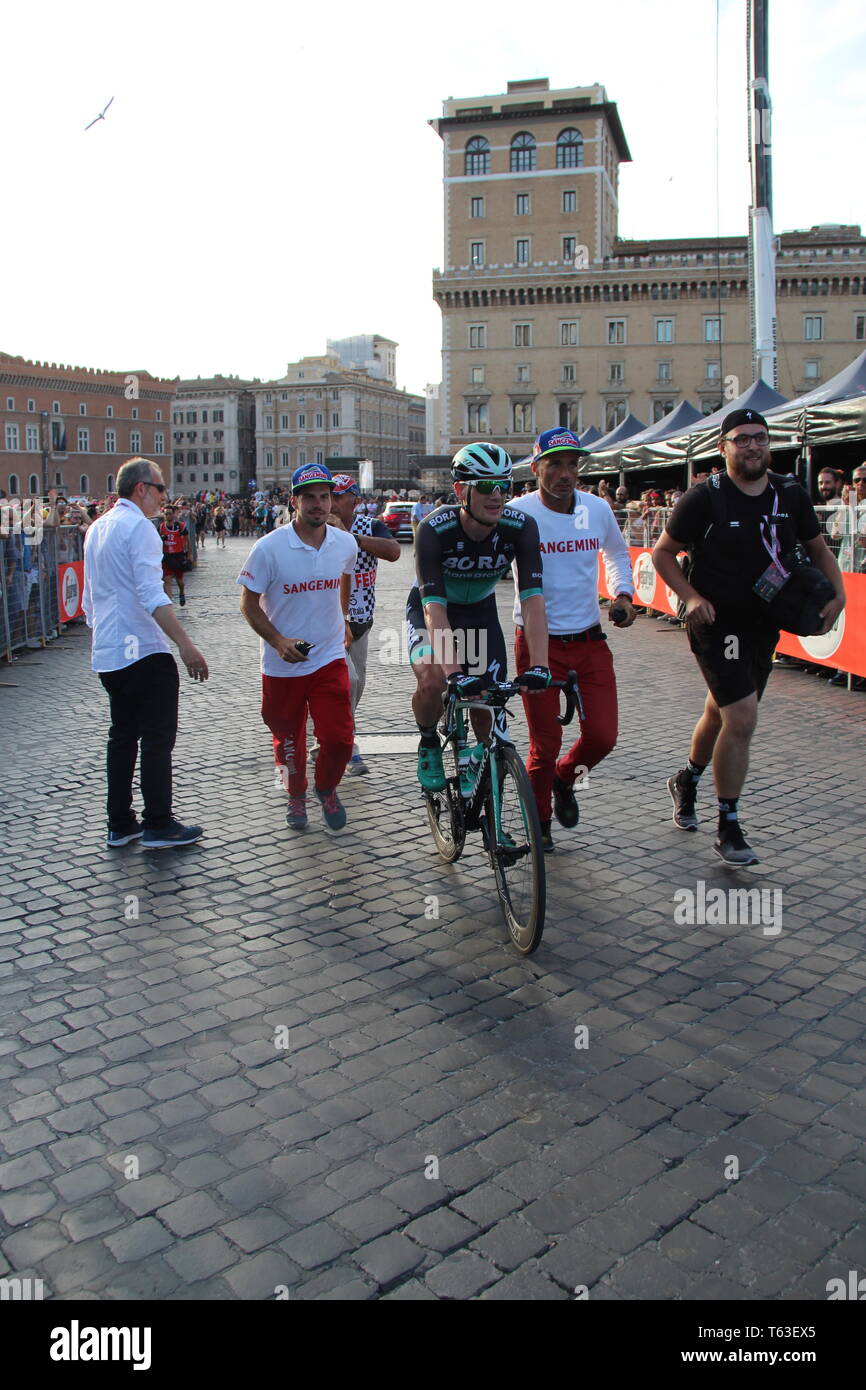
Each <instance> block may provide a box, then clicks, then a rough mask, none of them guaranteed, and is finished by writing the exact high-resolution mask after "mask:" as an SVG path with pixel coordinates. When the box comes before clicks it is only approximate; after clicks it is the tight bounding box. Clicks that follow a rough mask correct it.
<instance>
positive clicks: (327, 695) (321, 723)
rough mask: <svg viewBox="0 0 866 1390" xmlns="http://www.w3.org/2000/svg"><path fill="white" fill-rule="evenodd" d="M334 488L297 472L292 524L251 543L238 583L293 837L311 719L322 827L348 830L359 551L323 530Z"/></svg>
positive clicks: (313, 469) (300, 822)
mask: <svg viewBox="0 0 866 1390" xmlns="http://www.w3.org/2000/svg"><path fill="white" fill-rule="evenodd" d="M333 486H334V481H333V478H332V477H331V474H330V472H329V471H328V469H327V468H325V467H324V466H323V465H322V464H318V463H314V464H307V465H306V466H303V467H301V468H296V469H295V472H294V473H293V474H292V501H293V503H294V509H295V514H294V520H293V521H292V522H291V523H290V524H288V525H286V526H281V527H279V529H278V530H276V531H271V532H270V534H269V535H266V536H263V537H262V538H261V540H259V541H257V542H256V544H255V545H254V546H253V548H252V550H251V551H250V553H249V555H248V556H247V559H246V561H245V563H244V567H243V569H242V570H241V572H240V575H239V576H238V581H237V582H238V584H240V585H241V587H242V589H243V592H242V594H241V613H242V614H243V616H244V618H245V619H246V621H247V622H248V623H249V625H250V627H251V628H252V629H253V631H254V632H256V633H258V635H259V637H261V639H262V646H261V660H262V719H263V720H264V722H265V724H267V726H268V728H269V729H270V731H271V734H272V736H273V741H274V761H275V762H276V764H277V766H278V767H279V769H280V774H281V776H282V777H283V779H284V783H285V785H286V787H287V789H288V793H289V810H288V814H287V816H286V824H287V825H288V826H289V828H290V829H291V830H303V829H305V827H306V825H307V802H306V792H307V743H306V737H307V734H306V724H307V713H308V711H309V714H310V716H311V718H312V721H313V728H314V729H315V731H316V739H317V741H318V745H319V755H318V758H317V759H316V777H315V781H316V796H317V797H318V798H319V801H320V802H321V803H322V814H323V816H324V819H325V825H326V826H327V828H328V829H329V830H334V831H336V830H342V828H343V826H344V825H345V824H346V812H345V810H344V808H343V806H342V804H341V802H340V799H339V797H338V796H337V786H338V785H339V783H340V780H341V779H342V776H343V773H344V772H345V770H346V764H347V762H348V761H349V758H350V757H351V755H352V740H353V737H354V722H353V719H352V705H351V701H350V699H349V669H348V666H347V664H346V647H347V645H348V644H349V643H350V642H351V640H352V636H351V631H350V629H349V625H348V614H349V599H350V596H351V592H352V576H353V574H354V571H355V562H356V561H357V558H358V547H357V545H356V543H355V540H354V538H353V537H352V536H351V535H350V534H349V533H348V532H347V531H344V530H340V529H338V528H337V527H335V526H329V525H328V524H327V521H328V516H329V514H330V511H331V490H332V488H333Z"/></svg>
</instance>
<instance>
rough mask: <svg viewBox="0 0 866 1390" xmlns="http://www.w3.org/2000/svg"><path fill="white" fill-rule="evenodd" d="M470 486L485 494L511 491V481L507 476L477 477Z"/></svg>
mask: <svg viewBox="0 0 866 1390" xmlns="http://www.w3.org/2000/svg"><path fill="white" fill-rule="evenodd" d="M472 486H473V487H477V489H478V491H479V492H483V493H485V494H489V493H491V492H510V491H511V483H510V481H509V479H507V478H479V480H478V481H477V482H474V483H473V484H472Z"/></svg>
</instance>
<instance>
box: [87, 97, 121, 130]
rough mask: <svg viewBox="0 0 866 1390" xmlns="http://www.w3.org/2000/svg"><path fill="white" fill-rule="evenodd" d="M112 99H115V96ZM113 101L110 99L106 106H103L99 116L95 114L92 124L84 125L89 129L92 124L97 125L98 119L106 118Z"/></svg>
mask: <svg viewBox="0 0 866 1390" xmlns="http://www.w3.org/2000/svg"><path fill="white" fill-rule="evenodd" d="M111 101H114V97H112V98H111ZM111 101H109V102H108V103H107V104H106V105H105V106H103V108H102V110H101V111H100V113H99V115H98V116H94V118H93V120H92V121H91V122H90V125H86V126H85V127H84V129H85V130H89V129H90V126H91V125H96V122H97V121H104V120H105V113H106V111H107V110H108V108H109V106H110V105H111Z"/></svg>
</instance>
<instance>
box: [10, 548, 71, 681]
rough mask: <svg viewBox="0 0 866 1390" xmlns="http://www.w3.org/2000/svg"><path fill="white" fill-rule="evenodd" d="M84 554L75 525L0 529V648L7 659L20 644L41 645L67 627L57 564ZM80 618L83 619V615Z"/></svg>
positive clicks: (28, 645) (67, 561)
mask: <svg viewBox="0 0 866 1390" xmlns="http://www.w3.org/2000/svg"><path fill="white" fill-rule="evenodd" d="M83 557H84V536H83V535H82V533H81V532H80V531H79V529H78V527H77V526H46V527H45V528H44V530H43V531H42V534H41V537H39V539H38V540H37V539H36V534H35V533H34V532H33V531H30V530H28V529H27V528H26V527H23V528H21V527H19V528H16V527H14V526H4V527H3V530H2V532H0V648H2V652H3V654H4V655H5V657H6V660H7V661H11V660H12V654H13V652H15V651H18V650H20V649H21V648H22V647H34V648H35V647H43V646H44V645H45V643H46V642H50V641H52V640H53V639H54V638H55V637H57V636H59V634H60V632H61V631H62V630H63V629H64V627H65V626H66V624H65V623H63V622H62V621H61V617H60V595H59V593H58V588H57V572H58V567H59V566H60V565H63V564H67V563H69V562H70V561H73V560H81V559H83ZM79 621H81V622H83V621H84V620H83V618H82V619H80V620H79Z"/></svg>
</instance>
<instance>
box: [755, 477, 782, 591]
mask: <svg viewBox="0 0 866 1390" xmlns="http://www.w3.org/2000/svg"><path fill="white" fill-rule="evenodd" d="M770 486H771V487H772V484H771V485H770ZM778 510H779V493H778V491H777V489H776V488H775V487H774V488H773V510H772V512H771V515H772V516H775V515H776V513H777V512H778ZM760 527H761V544H762V545H763V547H764V549H765V550H766V552H767V554H768V555H769V557H770V564H769V565H768V566H767V568H766V569H765V570H764V573H763V574H762V575H761V576H760V578H759V579H756V580H755V583H754V584H753V585H752V590H753V592H754V593H756V594H757V595H758V598H762V599H763V600H764V602H765V603H772V601H773V599H774V598H775V597H776V595H777V594H778V593H779V591H780V589H782V587H783V586H784V585H785V584H787V582H788V580H789V579H790V577H791V575H790V571H789V570H786V569H785V567H784V565H783V564H782V561H781V559H780V558H779V549H780V547H779V536H778V532H777V529H776V527H775V526H773V524H772V522H771V521H770V518H769V517H767V516H762V517H761V522H760Z"/></svg>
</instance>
